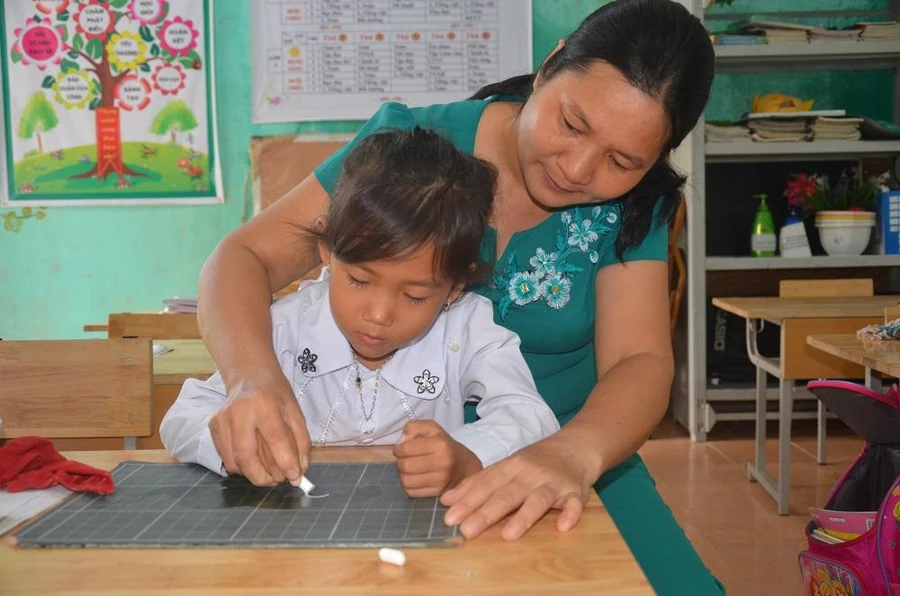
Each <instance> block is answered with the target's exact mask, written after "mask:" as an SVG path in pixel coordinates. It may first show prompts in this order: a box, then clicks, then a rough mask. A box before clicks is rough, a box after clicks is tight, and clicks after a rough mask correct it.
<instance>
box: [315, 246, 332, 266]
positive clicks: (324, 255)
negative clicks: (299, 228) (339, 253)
mask: <svg viewBox="0 0 900 596" xmlns="http://www.w3.org/2000/svg"><path fill="white" fill-rule="evenodd" d="M317 244H318V245H319V260H321V261H322V264H323V265H326V266H328V265H331V251H330V250H329V249H328V247H327V246H325V243H324V242H322V241H321V240H319V241H318V243H317Z"/></svg>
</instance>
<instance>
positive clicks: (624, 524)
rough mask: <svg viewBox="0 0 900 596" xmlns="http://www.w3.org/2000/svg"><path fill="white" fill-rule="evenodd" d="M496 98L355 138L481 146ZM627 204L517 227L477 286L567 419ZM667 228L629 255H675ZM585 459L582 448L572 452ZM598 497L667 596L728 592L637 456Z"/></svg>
mask: <svg viewBox="0 0 900 596" xmlns="http://www.w3.org/2000/svg"><path fill="white" fill-rule="evenodd" d="M505 99H514V98H492V99H490V100H485V101H481V100H474V101H471V100H470V101H461V102H456V103H451V104H446V105H434V106H429V107H426V108H408V107H406V106H404V105H401V104H397V103H387V104H385V105H384V106H382V108H381V109H380V110H379V111H378V112H377V113H376V114H375V115H374V116H373V117H372V119H371V120H369V121H368V123H366V125H365V126H364V127H363V129H362V130H361V131H360V133H359V134H358V135H357V137H356V138H357V139H359V138H362V137H364V136H366V135H368V134H372V133H374V132H377V131H379V130H382V129H385V128H399V129H410V128H412V127H413V126H416V125H418V126H422V127H424V128H433V129H436V130H438V131H440V132H442V133H443V134H444V135H445V136H446V137H447V138H449V139H450V140H451V141H452V142H453V143H454V144H455V145H456V146H457V147H458V148H459V149H461V150H462V151H465V152H467V153H473V151H474V146H475V132H476V129H477V127H478V122H479V120H480V119H481V114H482V112H483V111H484V108H485V106H486V105H487V104H488V103H489V102H490V101H503V100H505ZM353 145H354V142H351V143H349V144H348V145H346V146H345V147H343V148H342V149H341V150H339V151H338V152H336V153H335V154H334V155H332V156H331V157H330V158H328V159H327V160H326V161H325V162H324V163H323V164H322V165H320V166H319V167H318V168H317V169H316V171H315V174H316V177H317V178H318V180H319V181H320V182H321V183H322V186H323V187H324V188H325V190H326V191H328V192H329V193H331V192H332V190H333V188H334V186H335V182H336V180H337V177H338V175H339V174H340V169H341V164H342V163H343V160H344V157H345V156H346V154H347V152H348V151H349V150H350V149H351V148H352V147H353ZM620 223H621V207H620V205H619V204H617V203H615V202H610V203H603V204H600V205H597V206H587V207H581V208H576V207H573V208H569V209H566V210H564V211H559V212H556V213H554V214H553V215H552V216H551V217H550V218H548V219H546V220H545V221H543V222H541V223H540V224H538V225H537V226H535V227H533V228H530V229H528V230H522V231H520V232H516V233H515V234H513V236H512V238H511V239H510V241H509V244H508V246H507V247H506V249H505V250H504V252H503V254H502V255H500V258H499V259H497V260H496V263H495V266H494V275H493V279H492V280H491V283H487V284H484V285H483V286H480V287H477V288H474V289H475V291H477V292H479V293H481V294H483V295H484V296H486V297H488V298H490V299H491V301H492V302H493V303H494V318H495V320H496V321H497V322H498V323H500V324H502V325H504V326H505V327H507V328H509V329H511V330H512V331H514V332H516V333H518V334H519V336H520V337H521V340H522V353H523V355H524V356H525V360H526V361H527V362H528V366H529V367H530V368H531V372H532V374H533V375H534V379H535V381H536V383H537V387H538V390H539V391H540V393H541V396H543V398H544V399H545V400H546V401H547V403H548V404H549V405H550V407H551V408H552V409H553V411H554V412H555V413H556V416H557V418H559V422H560V424H565V423H566V422H568V421H569V420H571V419H572V417H574V416H575V414H576V413H577V412H578V411H579V410H580V409H581V407H582V406H583V405H584V402H585V400H586V399H587V397H588V394H589V393H590V392H591V390H592V389H593V387H594V385H595V383H596V375H597V373H596V364H595V358H594V314H595V310H594V280H595V276H596V273H597V271H598V270H599V269H600V268H602V267H605V266H607V265H611V264H613V263H616V262H618V260H617V259H616V255H615V241H616V236H617V234H618V231H619V225H620ZM482 248H483V251H482V255H483V257H484V258H485V260H487V261H489V262H491V261H493V260H494V257H495V255H496V232H495V231H494V230H493V229H489V230H488V235H487V237H486V238H485V242H484V245H483V247H482ZM667 251H668V229H667V227H666V226H665V225H654V226H652V227H651V230H650V233H649V234H648V235H647V237H646V238H645V240H644V242H643V243H642V244H641V245H640V246H638V247H636V248H634V249H632V250H630V251H628V252H626V253H625V255H624V260H625V261H637V260H659V261H666V260H667V259H668V252H667ZM572 456H573V457H577V454H572ZM594 488H595V490H596V491H597V494H598V495H599V496H600V498H601V499H602V501H603V503H604V505H605V506H606V508H607V510H608V511H609V513H610V515H611V516H612V518H613V520H614V521H615V523H616V525H617V527H618V528H619V531H620V532H621V534H622V536H623V537H624V538H625V541H626V542H627V543H628V546H629V548H631V550H632V552H633V553H634V556H635V558H636V559H637V561H638V563H639V564H640V565H641V567H642V568H643V570H644V573H645V574H646V575H647V577H648V579H649V581H650V583H651V585H652V586H653V588H654V589H655V590H656V592H657V593H659V594H692V595H701V594H722V593H724V590H723V588H722V587H721V584H719V583H718V581H716V579H715V578H714V577H713V576H712V574H711V573H710V572H709V570H708V569H707V568H706V566H705V565H704V564H703V561H701V560H700V557H699V556H698V555H697V552H696V551H695V550H694V548H693V546H692V545H691V543H690V541H688V539H687V537H686V536H685V535H684V532H683V531H682V529H681V527H680V526H679V525H678V523H677V522H676V521H675V518H674V517H673V515H672V512H671V511H670V510H669V508H668V506H667V505H666V504H665V503H664V502H663V500H662V498H661V497H660V495H659V493H658V492H657V490H656V485H655V483H654V482H653V479H652V478H651V476H650V473H649V471H648V470H647V467H646V466H645V465H644V462H643V460H641V458H640V456H638V455H637V454H635V455H632V456H631V457H630V458H628V459H627V460H626V461H625V462H623V463H621V464H619V465H618V466H616V467H615V468H613V469H612V470H610V471H608V472H607V473H606V474H604V475H603V476H602V477H601V478H600V480H598V481H597V483H596V484H595V485H594Z"/></svg>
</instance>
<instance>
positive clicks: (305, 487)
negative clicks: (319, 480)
mask: <svg viewBox="0 0 900 596" xmlns="http://www.w3.org/2000/svg"><path fill="white" fill-rule="evenodd" d="M294 486H296V487H297V488H299V489H300V490H302V491H303V494H304V495H307V496H308V495H309V493H311V492H312V491H313V489H314V488H316V485H315V484H313V483H312V482H310V481H309V478H307V477H306V476H300V480H298V481H297V484H295V485H294Z"/></svg>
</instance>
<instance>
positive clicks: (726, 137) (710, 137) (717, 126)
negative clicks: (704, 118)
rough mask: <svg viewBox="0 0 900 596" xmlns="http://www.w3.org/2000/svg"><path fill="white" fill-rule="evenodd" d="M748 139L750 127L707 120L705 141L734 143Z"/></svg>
mask: <svg viewBox="0 0 900 596" xmlns="http://www.w3.org/2000/svg"><path fill="white" fill-rule="evenodd" d="M749 140H750V129H749V128H747V127H746V126H745V125H741V124H732V123H730V122H707V123H706V142H707V143H736V142H741V141H749Z"/></svg>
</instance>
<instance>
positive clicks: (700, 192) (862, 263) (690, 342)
mask: <svg viewBox="0 0 900 596" xmlns="http://www.w3.org/2000/svg"><path fill="white" fill-rule="evenodd" d="M680 1H681V2H682V3H683V4H685V5H686V6H688V8H689V9H690V10H691V11H692V12H693V14H695V15H697V16H698V17H700V18H701V19H705V18H706V16H707V15H705V14H704V10H703V2H702V0H680ZM776 14H777V17H788V18H792V17H806V18H810V17H814V18H816V19H821V18H827V17H848V16H851V17H858V18H859V19H860V20H885V18H888V19H893V20H900V0H891V3H890V6H889V7H888V8H886V9H882V10H859V11H854V10H834V11H824V12H823V11H816V12H804V11H790V12H779V13H770V15H771V16H773V17H774V16H776ZM751 16H759V15H750V14H737V13H729V14H727V15H726V14H711V15H709V20H710V21H713V20H739V19H743V18H750V17H751ZM715 51H716V73H717V74H719V73H728V74H735V73H736V74H745V73H765V72H798V73H799V72H807V71H816V70H855V69H890V70H891V71H892V73H893V97H894V101H893V121H894V122H895V123H900V41H877V42H846V41H834V42H821V43H782V44H771V45H746V46H737V45H736V46H716V48H715ZM704 137H705V135H704V122H703V121H701V122H700V123H699V124H698V126H697V128H696V129H695V130H694V132H693V133H692V134H691V135H690V137H689V138H688V139H687V140H686V142H685V143H684V144H683V145H682V147H681V148H679V150H678V151H677V152H676V154H675V157H674V162H675V165H676V166H678V167H679V168H680V169H682V170H683V171H685V172H687V173H688V174H689V182H688V188H687V190H686V198H687V234H686V236H685V244H686V246H685V247H684V248H685V252H686V259H685V261H686V264H687V270H688V271H687V300H686V313H685V320H686V329H680V331H679V333H680V335H679V333H676V360H677V363H678V368H677V371H676V379H675V385H674V388H673V412H674V414H675V418H676V420H677V421H678V422H679V423H680V424H682V425H683V426H684V427H686V428H687V429H688V430H689V432H690V435H691V439H692V440H694V441H704V440H706V435H707V433H708V432H709V431H710V430H711V429H712V427H713V425H715V424H716V423H717V422H722V421H726V420H729V421H731V420H752V419H753V416H754V409H753V406H752V404H747V403H744V404H743V406H744V407H743V409H742V408H741V407H739V402H746V401H747V400H752V399H753V389H752V387H748V388H735V387H729V388H724V387H717V386H714V385H712V384H711V383H710V382H709V377H708V374H707V362H706V354H707V352H706V350H707V329H706V326H707V303H708V299H709V298H711V297H712V296H711V295H708V292H707V276H708V274H716V275H725V274H732V275H735V276H737V277H740V272H746V275H747V276H748V277H749V278H752V275H750V274H751V272H754V271H755V272H759V271H773V272H779V271H792V270H793V271H797V270H823V271H826V272H827V271H828V270H836V269H845V270H846V269H857V268H892V269H889V270H890V271H893V272H894V273H893V277H892V281H893V283H900V273H898V272H900V256H898V255H862V256H859V257H825V256H814V257H811V258H806V259H785V258H781V257H773V258H763V259H758V258H752V257H749V256H747V257H726V256H714V255H708V254H707V248H706V242H707V239H706V200H707V198H706V196H705V191H706V166H707V164H715V163H767V162H769V163H770V162H784V161H811V160H821V161H826V160H828V161H834V160H855V159H860V158H863V157H871V156H894V155H900V141H854V142H847V141H824V142H822V141H820V142H786V143H755V142H737V143H715V144H712V143H711V144H707V143H706V142H705V138H704ZM747 233H749V231H748V232H747ZM807 275H809V274H807ZM823 277H827V274H825V275H823ZM757 279H758V278H757ZM739 281H740V280H739V279H738V282H739ZM798 393H800V394H802V395H797V398H798V399H801V401H802V400H803V397H804V396H805V397H808V394H806V392H805V390H798ZM773 397H774V396H773ZM798 403H799V402H798ZM810 416H811V417H815V413H814V412H813V413H811V414H810V413H807V412H803V411H797V412H795V418H798V419H799V418H805V417H810Z"/></svg>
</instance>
